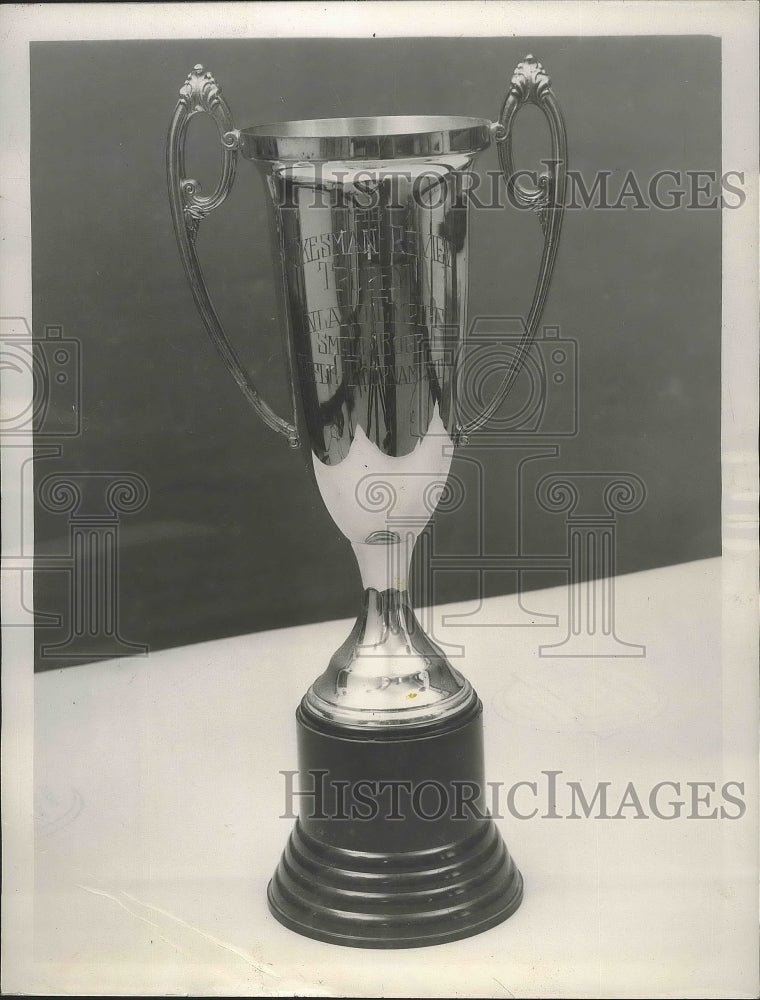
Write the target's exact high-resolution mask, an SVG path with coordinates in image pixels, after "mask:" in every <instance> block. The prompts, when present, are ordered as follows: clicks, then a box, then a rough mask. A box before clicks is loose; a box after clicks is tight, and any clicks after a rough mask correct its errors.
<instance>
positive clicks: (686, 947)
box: [8, 559, 757, 997]
mask: <svg viewBox="0 0 760 1000" xmlns="http://www.w3.org/2000/svg"><path fill="white" fill-rule="evenodd" d="M616 593H617V605H616V606H617V631H618V634H619V636H620V637H621V638H622V639H625V640H627V641H629V642H634V643H642V644H645V645H646V656H645V657H643V658H632V659H621V658H610V657H603V658H598V659H594V658H592V657H589V658H581V659H556V658H546V657H540V656H539V655H538V647H539V645H540V644H541V643H548V642H556V641H558V640H559V639H560V638H561V635H560V632H561V629H560V628H556V627H555V628H547V627H544V628H539V627H530V626H528V627H512V628H503V627H502V628H499V627H494V626H493V625H489V624H488V622H504V621H517V620H520V621H523V622H525V621H529V616H528V615H526V613H525V611H524V610H521V609H520V608H519V606H518V601H517V599H516V598H515V597H504V598H494V599H491V600H490V601H488V602H486V604H485V605H484V607H483V608H482V609H481V611H480V613H479V615H478V616H477V619H476V620H477V622H478V623H479V624H480V625H481V626H483V627H479V628H472V627H469V628H468V627H464V626H463V625H462V623H461V620H460V622H459V623H458V624H456V625H451V624H450V625H448V626H445V627H442V626H441V625H440V615H442V614H443V613H444V612H446V613H451V612H452V610H455V611H456V610H458V611H462V610H465V611H466V610H473V608H474V606H462V607H459V606H457V608H452V607H448V608H445V609H441V610H440V614H439V617H438V619H436V620H437V621H438V625H437V626H436V632H435V634H436V637H437V638H438V639H439V641H440V640H441V639H444V640H445V641H447V642H448V641H450V642H459V643H461V644H462V645H464V647H465V650H466V655H465V657H464V659H461V660H457V661H455V662H456V663H457V665H458V666H459V667H460V668H461V669H463V670H464V671H465V672H466V673H467V675H468V676H469V677H470V679H471V680H472V682H473V684H474V685H475V687H476V689H477V690H478V692H479V694H480V696H481V698H482V700H483V703H484V711H485V732H486V737H485V739H486V769H487V777H488V779H489V780H491V781H501V782H504V784H505V785H506V786H509V785H511V784H513V783H514V782H516V781H536V782H538V785H539V789H544V788H545V783H546V780H547V779H546V777H545V775H543V774H542V772H544V771H560V772H562V773H561V775H559V776H558V781H559V782H560V791H561V796H560V801H559V802H558V811H560V812H562V811H563V808H564V811H565V812H567V811H569V806H568V805H567V802H568V800H567V790H566V786H565V785H564V782H566V781H579V782H580V783H581V784H582V786H583V788H584V791H588V792H593V791H594V789H595V786H596V783H597V782H599V781H610V782H612V785H611V786H610V801H611V802H612V803H614V805H613V807H612V808H611V811H613V810H616V809H617V805H616V803H618V802H619V800H620V798H621V796H622V794H623V791H624V789H625V786H626V784H627V783H628V782H629V781H630V782H633V783H634V785H635V787H636V791H637V793H638V794H639V795H640V797H641V798H642V800H643V802H644V805H645V809H646V811H647V813H649V808H648V806H647V804H646V796H647V795H648V794H649V790H650V789H651V788H652V786H653V785H654V784H656V783H657V782H659V781H666V780H669V781H676V782H681V783H682V785H684V787H683V788H682V796H681V797H682V798H685V799H687V800H688V796H687V790H686V789H685V782H687V781H712V782H715V783H716V785H717V787H718V789H720V786H721V785H722V783H723V782H724V781H728V780H734V781H743V782H745V796H744V798H745V801H746V802H747V811H746V813H745V814H744V816H742V817H741V818H739V819H728V818H724V819H720V818H719V817H718V818H716V819H701V820H700V819H689V818H687V816H685V815H682V816H681V817H680V818H676V819H673V820H662V819H658V818H656V817H653V816H651V815H650V818H648V819H635V818H633V815H632V814H633V812H634V811H635V810H632V809H629V810H627V818H625V819H621V820H603V819H599V818H593V817H592V818H589V819H586V818H581V819H575V820H573V819H567V818H563V819H547V818H542V817H541V815H540V814H539V815H538V816H537V817H535V818H533V819H530V820H520V819H517V818H515V817H513V816H510V815H506V816H505V817H504V818H503V819H500V820H499V825H500V828H501V829H502V831H503V833H504V836H505V838H506V840H507V843H508V845H509V847H510V850H511V851H512V853H513V855H514V856H515V858H516V860H517V863H518V865H519V866H520V868H521V870H522V872H523V875H524V877H525V884H526V889H525V899H524V902H523V905H522V907H521V908H520V910H518V912H517V913H516V914H515V916H513V917H512V918H511V919H510V920H508V921H507V922H506V923H504V924H502V925H500V926H499V927H496V928H494V929H492V930H490V931H487V932H486V933H483V934H481V935H479V936H476V937H473V938H469V939H467V940H464V941H459V942H455V943H452V944H447V945H439V946H436V947H433V948H423V949H414V950H404V951H374V950H364V949H349V948H341V947H337V946H333V945H328V944H323V943H320V942H317V941H312V940H308V939H306V938H303V937H300V936H298V935H296V934H294V933H292V932H290V931H288V930H286V929H285V928H283V927H282V926H280V924H278V923H277V922H276V921H275V920H274V919H273V918H272V917H271V916H270V914H269V912H268V910H267V906H266V896H265V890H266V885H267V881H268V879H269V878H270V876H271V874H272V871H273V869H274V867H275V865H276V863H277V861H278V858H279V855H280V852H281V850H282V848H283V846H284V844H285V840H286V838H287V836H288V833H289V830H290V828H291V825H292V821H291V820H289V819H283V818H280V816H281V814H282V813H283V812H285V785H284V779H283V777H282V776H281V774H280V773H279V772H280V771H281V770H293V769H295V768H296V766H297V762H296V748H295V724H294V718H293V713H294V710H295V707H296V705H297V703H298V701H299V699H300V697H301V695H302V694H303V692H304V691H305V689H306V687H307V686H308V684H309V683H310V681H311V680H312V679H313V678H314V677H315V676H316V675H317V674H318V673H319V672H321V670H322V669H323V668H324V665H325V664H326V662H327V660H328V658H329V656H330V654H331V653H332V651H333V650H334V648H335V647H336V646H337V645H338V644H339V643H340V642H341V641H342V640H343V638H344V637H345V635H346V634H347V632H348V630H349V628H350V624H351V623H349V622H328V623H324V624H319V625H310V626H304V627H301V628H293V629H284V630H277V631H271V632H266V633H259V634H255V635H247V636H241V637H238V638H232V639H226V640H220V641H215V642H209V643H204V644H200V645H195V646H189V647H185V648H180V649H173V650H168V651H163V652H159V653H154V654H152V655H150V656H149V657H146V658H138V659H124V660H114V661H108V662H103V663H98V664H92V665H87V666H78V667H72V668H69V669H66V670H63V671H54V672H49V673H43V674H40V675H38V676H37V677H36V678H35V761H34V789H35V791H34V807H35V827H36V831H35V845H36V847H35V887H34V898H33V920H34V924H33V926H34V933H33V950H32V952H31V955H30V962H31V964H30V967H29V969H28V970H27V972H26V977H27V978H26V979H25V980H24V982H25V983H26V989H27V991H28V992H40V993H45V992H48V993H72V994H76V993H80V992H81V993H88V992H89V993H90V994H96V995H97V994H101V995H102V994H109V993H124V994H143V993H145V994H151V993H154V994H162V993H163V994H181V993H190V994H201V995H267V996H271V995H284V996H288V995H294V994H297V995H315V996H378V995H383V996H398V997H402V996H409V997H413V996H419V997H425V996H472V997H485V996H493V997H501V996H529V997H543V996H546V997H560V996H562V997H597V996H599V997H610V996H621V997H622V996H651V997H655V996H667V997H676V996H678V997H681V996H689V997H692V996H694V997H697V996H704V997H718V996H732V997H733V996H742V997H743V996H754V995H756V993H757V971H756V970H757V963H756V948H757V944H756V940H757V919H756V918H757V881H756V870H757V860H756V856H757V843H756V841H757V823H756V802H755V798H754V795H755V779H756V760H755V759H754V757H753V741H752V740H749V741H748V740H746V739H745V738H744V736H741V737H739V736H737V728H736V727H739V728H740V729H742V732H743V733H744V734H745V735H746V725H745V723H746V721H747V718H750V719H751V717H752V714H753V713H754V711H755V709H754V706H753V705H752V704H750V706H749V715H748V713H747V704H746V701H747V699H750V701H751V700H752V699H753V698H754V687H753V686H752V685H751V684H750V686H749V687H742V685H744V684H745V681H746V675H744V676H743V677H742V676H739V674H740V671H738V669H737V670H736V671H735V670H734V667H733V664H732V663H731V662H726V654H725V648H726V645H725V642H724V643H723V647H724V651H723V653H722V652H721V646H722V644H721V631H722V624H721V621H722V616H723V615H724V612H725V603H726V601H725V599H724V593H723V589H722V583H721V561H720V560H717V559H716V560H707V561H702V562H695V563H690V564H687V565H682V566H675V567H669V568H665V569H659V570H653V571H649V572H646V573H639V574H633V575H630V576H624V577H619V578H618V579H617V591H616ZM566 599H567V593H566V591H565V590H563V589H558V590H555V591H541V592H536V593H531V594H528V595H526V596H525V598H524V599H523V604H524V605H525V606H527V607H528V608H529V609H530V610H532V611H535V612H540V613H544V614H546V613H552V612H554V613H560V614H562V613H563V608H564V606H565V601H566ZM723 630H724V631H725V623H724V624H723ZM724 639H725V636H724ZM729 645H730V644H729ZM742 713H744V714H743V715H742ZM740 717H741V718H740ZM667 801H668V797H667V796H665V797H664V798H663V799H662V802H663V803H666V802H667ZM517 802H518V805H520V807H521V808H524V809H525V810H526V811H527V810H528V809H529V807H530V802H529V800H528V798H524V799H523V798H520V797H518V799H517ZM717 804H718V805H720V799H718V800H717ZM538 805H539V807H540V808H541V810H542V812H543V811H545V809H546V795H545V793H542V792H540V793H539V797H538ZM689 808H690V806H689V805H687V806H686V807H685V808H684V813H688V811H689ZM705 808H707V807H705ZM504 811H505V812H506V810H504ZM8 985H11V984H8Z"/></svg>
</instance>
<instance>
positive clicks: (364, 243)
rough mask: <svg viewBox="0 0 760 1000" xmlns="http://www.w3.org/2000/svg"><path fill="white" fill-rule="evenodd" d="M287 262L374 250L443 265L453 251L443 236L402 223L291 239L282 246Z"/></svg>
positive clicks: (447, 264) (449, 261) (450, 261)
mask: <svg viewBox="0 0 760 1000" xmlns="http://www.w3.org/2000/svg"><path fill="white" fill-rule="evenodd" d="M285 252H286V254H287V256H288V259H289V262H290V263H291V264H313V263H315V262H317V261H323V260H327V259H329V258H331V257H336V256H338V255H344V256H359V255H360V254H363V255H365V256H367V257H369V258H370V260H371V259H372V257H373V256H374V255H375V254H378V253H383V254H386V255H387V254H391V253H392V254H394V255H399V256H406V257H419V258H422V259H424V260H431V261H435V262H436V263H438V264H442V265H443V266H444V267H452V266H453V258H454V251H453V248H452V245H451V243H450V242H449V241H448V240H447V239H446V237H444V236H439V235H437V234H435V233H418V232H416V231H415V230H412V229H406V228H405V227H404V226H394V225H392V226H389V227H388V228H387V230H384V231H383V232H382V233H381V232H378V230H377V229H358V230H356V231H349V230H346V229H341V230H339V231H338V232H334V231H333V232H329V233H320V234H319V235H318V236H307V237H306V238H305V239H302V240H291V241H290V242H289V243H288V244H287V246H286V247H285Z"/></svg>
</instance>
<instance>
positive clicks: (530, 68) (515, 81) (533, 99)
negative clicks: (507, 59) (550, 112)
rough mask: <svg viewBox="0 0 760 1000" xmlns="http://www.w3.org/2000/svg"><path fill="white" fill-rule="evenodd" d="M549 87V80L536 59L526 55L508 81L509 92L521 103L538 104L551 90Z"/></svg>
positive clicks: (550, 82)
mask: <svg viewBox="0 0 760 1000" xmlns="http://www.w3.org/2000/svg"><path fill="white" fill-rule="evenodd" d="M551 85H552V81H551V78H550V76H549V74H548V73H547V72H546V70H545V69H544V67H543V66H542V65H541V63H540V62H539V61H538V59H536V58H535V56H532V55H527V56H526V57H525V58H524V59H523V61H522V62H521V63H518V64H517V66H516V67H515V71H514V73H513V74H512V79H511V81H510V92H511V93H513V94H514V95H515V97H517V98H518V100H519V101H520V102H521V103H525V102H528V103H530V104H540V103H541V102H542V101H543V99H544V97H545V96H546V92H547V91H549V90H551Z"/></svg>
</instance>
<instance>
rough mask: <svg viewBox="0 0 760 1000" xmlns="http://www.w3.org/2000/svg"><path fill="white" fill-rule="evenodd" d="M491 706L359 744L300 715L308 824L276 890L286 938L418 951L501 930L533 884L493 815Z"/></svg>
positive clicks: (271, 897)
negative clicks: (487, 750) (488, 751)
mask: <svg viewBox="0 0 760 1000" xmlns="http://www.w3.org/2000/svg"><path fill="white" fill-rule="evenodd" d="M481 716H482V706H481V703H480V700H479V699H478V698H477V697H476V698H474V700H473V701H472V702H471V703H470V705H469V706H468V708H466V709H465V710H464V711H462V712H459V713H458V715H457V716H456V717H454V718H452V719H448V720H445V721H443V722H434V723H431V724H428V725H426V726H424V727H422V728H419V729H414V730H409V729H405V730H387V729H386V730H374V731H373V732H372V733H359V734H357V733H352V732H351V731H350V730H347V729H346V728H345V727H341V726H338V725H335V724H333V723H327V722H325V721H324V720H321V719H317V718H315V717H314V716H313V715H312V714H311V712H310V711H309V708H308V705H307V704H306V703H305V702H302V704H301V706H300V708H299V710H298V712H297V714H296V720H297V729H298V756H299V772H300V785H301V795H300V802H301V807H300V816H299V819H298V820H297V822H296V825H295V828H294V830H293V832H292V834H291V836H290V839H289V841H288V844H287V846H286V848H285V851H284V853H283V856H282V859H281V861H280V864H279V865H278V867H277V870H276V871H275V874H274V877H273V878H272V881H271V882H270V884H269V889H268V893H267V896H268V901H269V908H270V910H271V912H272V914H273V915H274V916H275V917H276V919H277V920H278V921H279V922H280V923H282V924H284V925H285V926H286V927H288V928H290V929H291V930H294V931H296V932H298V933H299V934H303V935H305V936H306V937H311V938H316V939H317V940H320V941H327V942H330V943H333V944H341V945H346V946H349V947H356V948H418V947H422V946H425V945H433V944H443V943H444V942H447V941H455V940H458V939H459V938H465V937H469V936H471V935H473V934H478V933H480V932H481V931H484V930H487V929H488V928H489V927H493V926H495V925H496V924H499V923H501V922H502V921H503V920H506V919H507V918H508V917H509V916H511V915H512V914H513V913H514V912H515V910H516V909H517V908H518V906H519V905H520V902H521V901H522V892H523V882H522V877H521V875H520V872H519V871H518V869H517V867H516V866H515V863H514V861H513V860H512V858H511V856H510V854H509V852H508V851H507V848H506V846H505V845H504V842H503V840H502V837H501V834H500V833H499V830H498V828H497V827H496V825H495V823H494V821H493V819H492V818H491V817H490V815H489V814H488V811H487V808H486V804H485V781H484V768H483V736H482V725H481Z"/></svg>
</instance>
